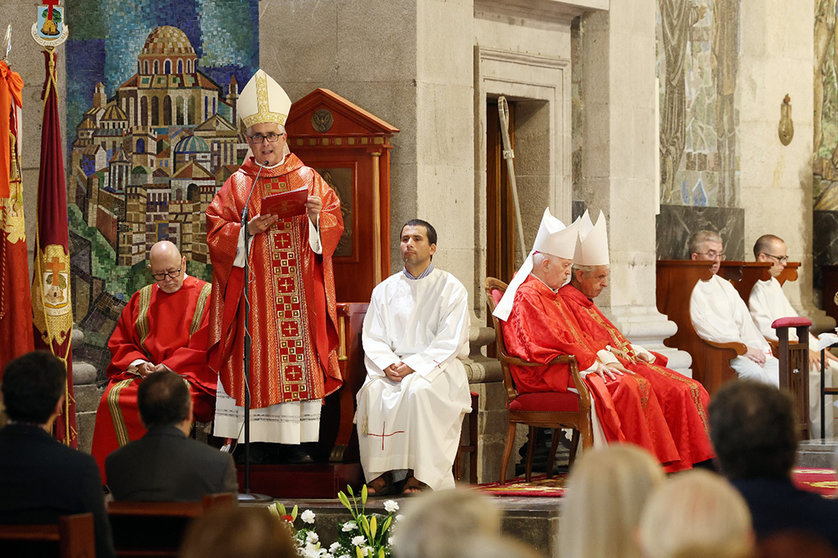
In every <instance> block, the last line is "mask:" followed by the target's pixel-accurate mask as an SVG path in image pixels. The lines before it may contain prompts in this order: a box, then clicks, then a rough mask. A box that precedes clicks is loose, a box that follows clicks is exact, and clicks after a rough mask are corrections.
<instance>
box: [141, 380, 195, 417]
mask: <svg viewBox="0 0 838 558" xmlns="http://www.w3.org/2000/svg"><path fill="white" fill-rule="evenodd" d="M137 406H138V407H139V409H140V418H141V419H142V421H143V424H144V425H145V426H146V428H152V427H155V426H172V425H176V426H178V425H182V424H183V423H185V422H191V421H192V398H191V396H190V394H189V386H188V385H187V384H186V380H184V379H183V378H182V377H181V376H180V375H178V374H176V373H174V372H170V371H168V370H164V371H162V372H152V373H151V374H149V375H148V376H146V377H145V379H144V380H143V381H142V383H141V384H140V387H139V388H138V389H137Z"/></svg>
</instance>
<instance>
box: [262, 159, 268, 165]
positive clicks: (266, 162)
mask: <svg viewBox="0 0 838 558" xmlns="http://www.w3.org/2000/svg"><path fill="white" fill-rule="evenodd" d="M268 162H269V161H268V160H267V159H265V162H264V163H262V166H263V167H267V166H268Z"/></svg>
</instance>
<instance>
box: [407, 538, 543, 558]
mask: <svg viewBox="0 0 838 558" xmlns="http://www.w3.org/2000/svg"><path fill="white" fill-rule="evenodd" d="M458 547H459V551H458V552H459V554H457V558H539V556H541V555H540V554H539V553H538V552H536V550H535V549H534V548H533V547H531V546H530V545H528V544H526V543H524V542H523V541H520V540H518V539H515V538H512V537H510V536H508V535H493V534H483V535H480V536H471V537H468V538H466V539H465V540H463V541H462V543H461V544H458ZM399 558H401V557H399Z"/></svg>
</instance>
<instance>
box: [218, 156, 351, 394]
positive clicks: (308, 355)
mask: <svg viewBox="0 0 838 558" xmlns="http://www.w3.org/2000/svg"><path fill="white" fill-rule="evenodd" d="M258 172H259V166H258V165H256V164H255V163H254V162H253V159H252V158H251V159H249V160H248V161H246V162H245V163H244V164H243V165H242V166H241V168H239V170H238V172H236V173H235V174H233V175H232V176H231V177H230V178H229V179H228V180H227V182H225V183H224V186H222V188H221V190H219V192H218V194H216V196H215V198H214V199H213V201H212V203H211V204H210V206H209V207H208V208H207V242H208V245H209V250H210V257H211V259H212V264H213V298H212V307H211V311H210V344H211V356H210V365H211V367H212V368H213V369H214V370H217V371H218V372H219V375H220V378H221V382H222V384H223V385H224V391H225V392H226V393H227V394H228V395H230V396H231V397H233V398H235V399H236V404H237V405H239V406H243V405H244V387H245V385H244V369H243V355H244V329H243V327H241V324H242V323H243V319H244V303H243V300H242V294H243V288H242V284H243V269H242V268H240V267H234V266H233V260H234V258H235V255H236V247H237V245H238V239H239V232H240V230H241V223H240V218H241V211H242V208H243V206H244V202H245V200H246V199H247V195H248V193H249V192H250V188H251V187H253V186H254V185H253V181H254V180H255V178H256V175H257V173H258ZM303 186H306V187H308V192H309V193H308V195H309V196H318V197H320V199H321V200H322V202H323V207H322V210H321V213H320V220H319V232H320V243H321V247H322V254H320V255H318V254H315V253H314V252H313V251H312V250H311V247H310V245H309V219H308V217H307V216H306V215H298V216H295V217H291V218H288V219H280V220H279V221H277V223H276V224H275V225H274V226H273V227H271V228H270V229H269V230H268V231H267V232H265V233H261V234H257V235H255V236H253V237H252V244H251V248H250V260H249V261H250V266H251V267H250V270H251V284H250V288H249V289H248V296H249V298H250V309H251V315H250V320H249V323H250V332H251V337H252V345H251V347H252V358H251V361H250V363H251V402H252V407H253V408H262V407H267V406H269V405H275V404H277V403H285V402H290V401H306V400H314V399H322V398H323V397H325V396H326V395H328V394H330V393H332V392H334V391H335V390H337V389H338V388H339V387H340V385H341V383H342V379H341V375H340V369H339V367H338V361H337V345H338V336H337V305H336V300H335V288H334V276H333V271H332V254H333V253H334V251H335V248H336V247H337V243H338V240H340V235H341V234H342V233H343V217H342V215H341V211H340V200H339V199H338V197H337V194H335V192H334V190H332V189H331V188H330V187H329V185H328V184H327V183H326V182H325V181H324V180H323V179H322V178H321V177H320V175H318V174H317V173H316V172H314V170H313V169H311V168H309V167H305V166H303V164H302V162H301V161H300V160H299V159H298V158H297V157H296V156H295V155H293V154H290V155H288V156H287V157H286V159H285V161H284V162H283V163H282V164H280V165H279V166H277V167H274V168H265V169H263V170H262V173H261V175H260V176H259V183H258V184H256V185H255V188H256V190H255V192H254V194H253V196H252V197H251V199H250V205H249V214H250V216H251V218H252V217H255V216H256V215H258V214H260V211H261V207H262V198H263V197H264V196H267V195H270V194H275V193H280V192H285V191H288V190H294V189H297V188H300V187H303Z"/></svg>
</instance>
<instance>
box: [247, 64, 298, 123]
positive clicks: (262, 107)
mask: <svg viewBox="0 0 838 558" xmlns="http://www.w3.org/2000/svg"><path fill="white" fill-rule="evenodd" d="M290 109H291V99H290V98H289V97H288V94H287V93H286V92H285V90H284V89H283V88H282V87H280V85H279V84H278V83H277V82H275V81H274V79H273V78H272V77H271V76H269V75H268V74H266V73H265V71H264V70H257V71H256V73H255V74H253V77H252V78H250V81H248V82H247V85H245V86H244V89H242V92H241V95H240V96H239V100H238V102H237V103H236V110H237V112H238V115H239V118H241V120H242V122H244V126H245V127H246V128H250V127H251V126H254V125H256V124H264V123H266V122H275V123H277V124H279V125H280V126H283V127H284V126H285V121H286V120H287V119H288V111H289V110H290Z"/></svg>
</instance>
